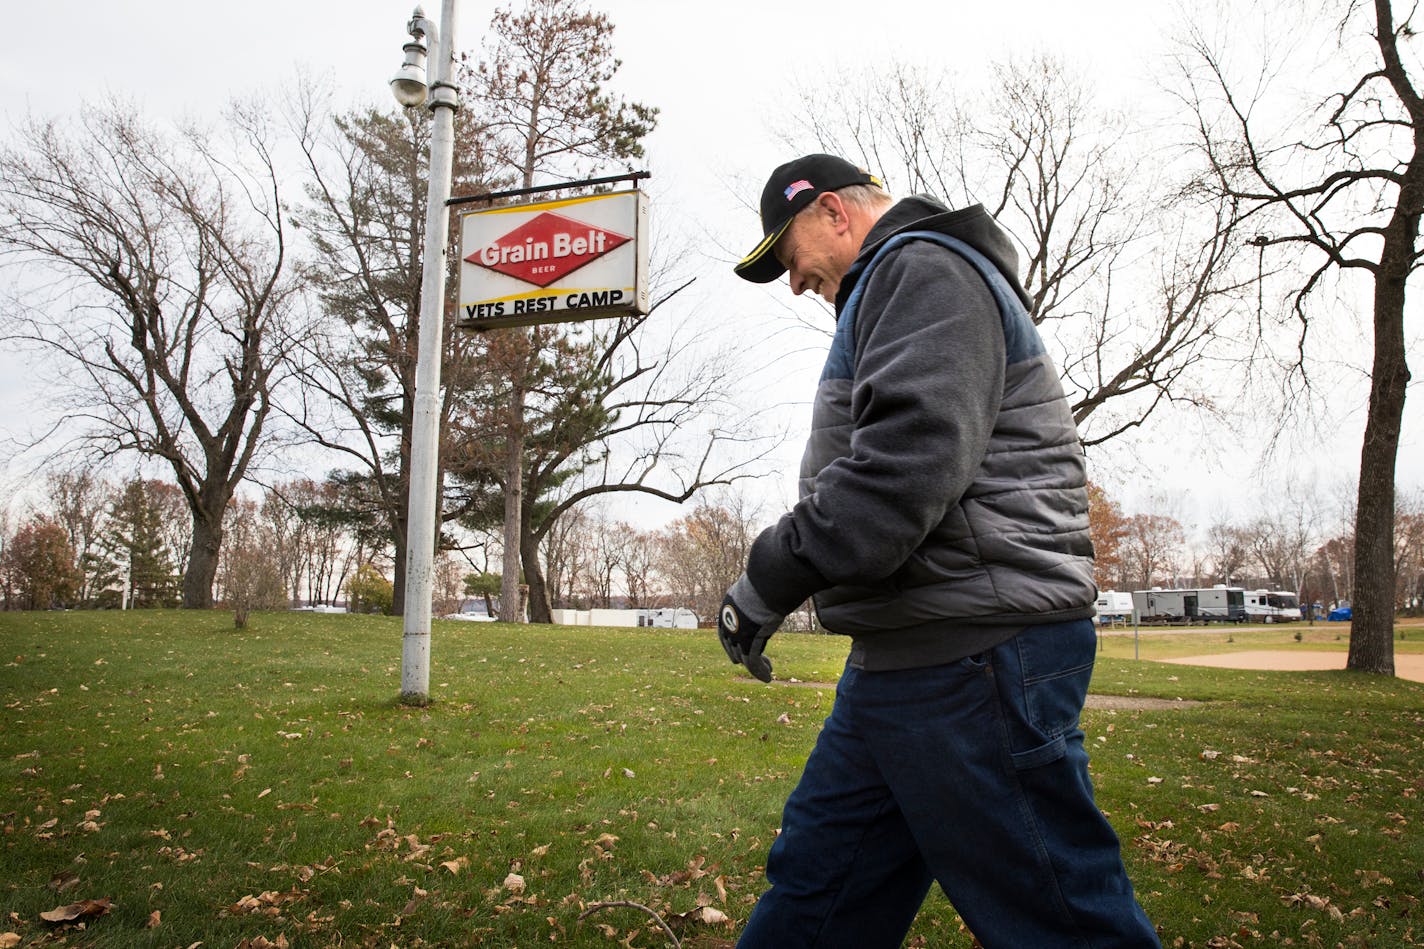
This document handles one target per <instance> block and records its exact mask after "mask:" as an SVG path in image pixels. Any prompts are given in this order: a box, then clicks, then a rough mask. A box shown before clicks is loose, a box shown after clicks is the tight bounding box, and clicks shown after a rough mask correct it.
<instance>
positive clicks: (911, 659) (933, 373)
mask: <svg viewBox="0 0 1424 949" xmlns="http://www.w3.org/2000/svg"><path fill="white" fill-rule="evenodd" d="M761 223H762V232H763V236H762V240H761V242H760V243H759V244H757V246H756V247H755V248H754V249H753V250H752V251H751V253H750V254H748V255H747V256H746V257H745V258H744V259H743V260H742V261H741V262H740V263H739V264H737V266H736V271H737V273H738V274H739V275H740V276H742V277H744V278H746V279H748V280H751V281H753V282H757V283H767V282H770V281H773V280H775V279H777V278H778V277H779V276H780V275H781V274H782V273H786V274H787V275H788V279H789V280H790V284H791V290H792V292H793V293H795V294H798V295H799V294H801V293H803V292H806V291H808V290H809V291H811V292H813V293H817V294H819V295H820V296H822V297H824V298H825V299H826V300H827V301H828V302H830V303H832V304H834V306H835V310H836V330H835V336H834V338H833V340H832V342H831V347H830V352H829V354H828V356H827V360H826V366H825V369H824V371H823V373H822V376H821V382H820V385H819V387H818V390H817V393H816V400H815V408H814V411H813V413H812V420H811V435H810V438H809V440H808V442H807V446H806V452H805V456H804V458H803V460H802V464H801V492H800V493H801V499H800V501H799V502H798V503H797V504H796V506H795V507H794V508H793V509H792V510H791V511H790V512H789V513H787V514H786V515H785V516H784V517H782V518H781V520H780V521H779V522H778V523H777V524H775V525H774V526H772V527H770V528H768V529H767V530H766V531H764V532H763V533H762V534H761V536H759V537H758V538H757V540H756V542H755V543H754V544H753V545H752V549H751V553H750V556H749V557H748V560H747V565H746V571H745V572H744V573H743V574H742V576H741V577H740V578H739V579H738V580H737V582H736V583H735V584H734V585H733V586H732V588H731V589H730V590H729V591H728V592H727V596H726V599H725V600H724V601H723V606H722V611H721V615H720V622H719V627H718V634H719V636H720V638H721V641H722V644H723V646H724V648H725V649H726V650H727V654H728V656H729V657H730V658H731V659H732V661H733V662H740V663H742V664H743V665H744V666H746V668H747V669H748V670H749V671H750V672H751V673H752V674H753V675H755V676H757V678H760V679H762V680H763V681H770V680H771V662H770V660H769V659H768V658H767V656H766V655H765V647H766V644H767V640H768V638H769V637H770V636H771V634H772V633H774V632H775V631H776V629H777V628H778V627H779V626H780V624H781V621H782V619H783V618H784V617H785V615H786V614H788V613H790V612H791V611H792V610H794V609H796V607H797V606H799V605H800V604H801V603H802V602H803V601H804V600H805V599H806V598H807V597H809V596H813V595H814V596H815V600H816V607H817V610H818V613H819V615H820V618H821V622H822V624H823V625H824V626H825V627H826V628H827V629H828V630H830V631H832V632H836V633H842V634H845V635H848V636H850V637H851V647H850V656H849V659H848V660H847V663H846V668H845V671H844V673H843V674H842V676H841V679H840V683H839V686H838V688H837V690H836V701H835V706H834V708H833V710H832V712H831V715H830V717H829V718H828V719H827V720H826V723H825V727H824V729H823V730H822V732H821V735H820V737H819V738H818V740H817V742H816V747H815V749H814V750H813V751H812V753H811V756H810V758H809V759H808V760H807V762H806V768H805V771H804V773H803V775H802V777H801V780H800V782H799V784H798V785H797V787H796V789H795V790H794V791H793V792H792V794H791V796H790V798H789V799H788V800H787V802H786V809H785V813H784V814H783V817H782V827H781V834H780V836H779V837H778V838H777V840H776V842H775V843H774V844H773V846H772V848H771V853H770V855H769V857H768V858H767V867H766V874H767V879H768V881H769V883H770V888H769V889H768V890H767V892H766V893H765V894H764V895H763V896H762V898H761V901H760V902H759V903H758V904H757V907H756V909H755V911H754V912H753V913H752V916H751V919H750V920H749V921H748V923H747V926H746V929H745V931H744V933H743V935H742V942H741V945H743V946H751V947H769V949H770V947H774V949H787V947H794V946H846V947H856V949H864V947H875V946H898V945H899V944H900V942H901V941H902V940H903V939H904V936H905V933H906V932H907V930H908V929H909V927H910V924H911V923H912V922H913V920H914V917H915V914H916V913H917V912H918V910H919V907H920V904H921V902H922V901H923V899H924V897H925V894H926V893H927V892H928V890H929V887H930V884H931V883H932V882H933V881H938V882H939V884H940V886H941V887H942V888H943V889H944V892H945V894H946V895H947V896H948V897H949V899H950V901H951V902H952V903H953V904H954V906H955V908H956V909H957V910H958V912H959V914H960V916H961V917H962V918H963V919H964V921H965V923H966V925H968V927H969V928H970V929H971V930H972V931H973V933H974V934H975V936H976V937H977V938H978V939H979V940H980V942H982V943H983V945H984V946H986V947H988V949H1001V947H1016V949H1049V947H1059V946H1063V947H1067V946H1073V947H1106V946H1114V947H1129V946H1130V947H1143V946H1149V947H1150V946H1157V945H1158V940H1157V937H1156V934H1155V932H1154V930H1153V927H1152V925H1151V923H1150V922H1149V921H1148V920H1147V917H1146V915H1145V914H1144V913H1143V912H1142V909H1141V908H1140V907H1139V906H1138V904H1137V901H1136V899H1135V897H1134V896H1133V891H1132V885H1131V883H1130V882H1129V881H1128V879H1127V875H1126V872H1125V871H1124V868H1123V864H1122V858H1121V854H1120V852H1119V845H1118V839H1117V836H1116V834H1115V833H1114V832H1113V830H1112V827H1111V826H1110V825H1109V824H1108V822H1107V821H1106V820H1105V819H1104V818H1103V816H1102V813H1101V812H1100V811H1099V810H1098V809H1097V806H1096V805H1095V804H1094V802H1093V792H1092V785H1091V782H1090V779H1089V776H1088V767H1087V755H1086V753H1085V751H1084V749H1083V733H1082V731H1081V730H1080V729H1079V727H1078V717H1079V713H1080V712H1081V710H1082V707H1083V701H1084V698H1085V697H1086V693H1087V687H1088V680H1089V678H1090V676H1091V674H1092V667H1093V658H1094V652H1095V646H1096V639H1095V635H1094V631H1093V626H1092V619H1091V617H1092V615H1093V600H1094V597H1095V593H1096V591H1095V588H1094V584H1093V570H1092V557H1093V551H1092V545H1091V543H1090V542H1089V539H1088V517H1087V509H1088V502H1087V492H1086V476H1085V467H1084V461H1083V453H1082V448H1081V445H1080V443H1079V440H1078V435H1077V431H1076V428H1075V426H1074V422H1073V417H1072V415H1071V413H1070V412H1069V409H1068V405H1067V402H1066V401H1065V399H1064V397H1063V390H1062V387H1061V385H1060V383H1059V381H1058V376H1057V372H1056V370H1055V369H1054V366H1053V363H1052V360H1051V359H1050V358H1049V357H1048V355H1047V353H1046V352H1045V350H1044V347H1043V343H1042V341H1041V340H1040V339H1039V336H1038V332H1037V329H1036V328H1035V327H1034V325H1033V322H1032V320H1030V319H1029V316H1028V313H1027V311H1026V309H1025V307H1026V303H1027V297H1026V295H1025V293H1024V291H1023V288H1022V287H1021V286H1020V284H1019V281H1018V276H1017V257H1016V255H1015V253H1014V250H1013V247H1012V245H1011V244H1010V242H1009V239H1008V238H1007V236H1006V235H1005V234H1004V233H1003V231H1001V230H1000V229H999V227H998V226H997V225H996V224H995V222H994V221H993V220H992V219H991V218H990V217H989V215H988V214H987V213H985V211H984V209H983V208H982V207H980V206H978V205H975V206H973V207H969V208H965V209H962V210H956V211H951V210H949V209H948V208H946V207H945V206H944V205H943V204H941V203H939V202H938V201H936V200H934V199H931V198H927V197H923V196H913V197H909V198H905V199H903V200H900V201H898V202H896V201H893V200H892V199H891V198H890V197H889V195H888V194H886V192H885V191H884V190H882V188H881V186H880V182H879V181H878V180H877V179H876V178H875V177H874V176H872V175H870V174H869V173H867V172H865V171H863V170H862V169H860V168H857V167H856V166H855V165H853V164H851V163H849V162H847V161H844V160H843V159H840V158H837V157H834V156H831V155H807V156H805V157H802V158H799V159H797V160H795V161H792V162H788V163H787V164H784V165H782V166H780V167H779V168H777V169H776V170H775V171H774V172H773V173H772V175H771V178H770V179H769V180H768V181H767V184H766V188H765V189H764V190H763V192H762V197H761Z"/></svg>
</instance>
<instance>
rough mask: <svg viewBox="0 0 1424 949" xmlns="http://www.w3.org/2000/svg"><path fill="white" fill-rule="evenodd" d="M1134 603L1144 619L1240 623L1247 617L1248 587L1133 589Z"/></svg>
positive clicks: (1148, 621) (1148, 620) (1144, 620)
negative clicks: (1243, 588)
mask: <svg viewBox="0 0 1424 949" xmlns="http://www.w3.org/2000/svg"><path fill="white" fill-rule="evenodd" d="M1132 604H1133V606H1134V607H1135V608H1136V610H1137V618H1138V621H1139V622H1142V623H1196V622H1202V623H1207V622H1213V621H1215V622H1221V623H1240V622H1242V621H1244V620H1245V619H1246V615H1247V611H1246V591H1245V590H1242V589H1241V588H1240V587H1228V586H1225V585H1224V584H1218V585H1217V586H1214V587H1189V588H1186V589H1179V590H1163V589H1162V588H1161V587H1154V588H1152V589H1151V590H1133V591H1132Z"/></svg>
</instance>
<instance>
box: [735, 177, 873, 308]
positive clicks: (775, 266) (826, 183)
mask: <svg viewBox="0 0 1424 949" xmlns="http://www.w3.org/2000/svg"><path fill="white" fill-rule="evenodd" d="M851 185H876V186H877V187H878V186H880V179H879V178H877V177H875V176H874V175H872V174H871V173H870V172H868V171H866V170H865V169H864V168H858V167H856V166H855V165H852V164H851V163H850V162H848V161H846V160H845V159H844V158H837V157H836V156H835V155H821V154H817V155H806V156H804V157H802V158H798V159H796V160H795V161H789V162H787V163H786V164H784V165H781V166H780V167H778V168H777V169H776V170H775V171H773V172H772V173H771V177H770V178H768V179H767V182H766V187H765V188H763V189H762V192H761V229H762V239H761V243H760V244H758V245H756V247H754V248H752V252H751V253H750V254H747V256H745V257H743V258H742V260H741V262H740V263H738V264H737V266H736V267H734V268H732V269H733V270H735V271H736V273H737V276H739V277H742V278H743V279H746V280H750V281H751V282H752V283H771V282H772V281H773V280H775V279H776V278H777V277H780V276H781V275H782V274H784V273H786V268H785V267H783V266H781V262H780V261H778V260H777V259H776V255H775V254H774V253H772V250H771V249H772V248H773V247H775V246H776V242H777V241H778V240H779V239H780V238H781V235H782V234H784V233H786V228H787V227H788V226H790V224H791V219H792V218H794V217H795V216H796V215H797V213H798V212H799V211H800V210H801V209H802V208H804V207H806V206H807V205H809V204H810V203H811V202H812V201H814V200H816V197H817V196H818V195H820V194H823V193H825V192H827V191H835V190H836V189H838V188H847V187H849V186H851Z"/></svg>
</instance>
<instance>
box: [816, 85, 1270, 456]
mask: <svg viewBox="0 0 1424 949" xmlns="http://www.w3.org/2000/svg"><path fill="white" fill-rule="evenodd" d="M800 99H801V102H800V106H799V108H798V112H797V115H798V117H799V118H800V120H801V122H802V124H803V126H804V129H803V135H809V137H811V138H812V139H813V140H814V141H815V142H816V143H817V144H818V146H819V147H821V148H825V149H827V150H831V151H838V152H840V153H842V154H844V155H846V156H847V157H851V158H854V159H856V160H859V161H861V162H863V163H865V164H866V165H867V166H868V167H871V168H873V169H875V170H876V171H877V172H878V173H879V174H881V175H883V176H884V177H885V178H886V179H887V181H888V183H889V184H890V186H891V187H892V189H894V190H895V191H897V192H917V191H924V192H929V193H932V194H934V195H937V196H939V197H941V198H943V199H945V200H947V201H949V202H950V203H951V204H952V205H954V206H963V205H966V204H971V203H981V204H983V205H984V206H985V208H986V210H988V211H989V212H990V213H991V214H992V215H993V216H994V217H995V219H996V220H997V221H998V222H999V223H1000V224H1001V225H1002V226H1003V227H1005V228H1006V229H1007V230H1008V231H1009V233H1010V234H1011V235H1013V237H1014V238H1015V239H1016V241H1017V242H1018V245H1019V248H1020V249H1021V251H1022V256H1023V260H1022V262H1021V266H1022V268H1023V273H1022V278H1023V283H1024V288H1025V289H1026V290H1027V292H1028V294H1029V297H1030V300H1031V306H1030V312H1031V314H1032V316H1033V319H1034V322H1035V323H1037V324H1039V325H1040V327H1041V328H1042V329H1043V331H1044V335H1045V340H1046V341H1047V342H1048V343H1049V345H1050V346H1053V345H1055V344H1056V347H1057V353H1056V361H1057V363H1058V367H1059V371H1060V373H1061V375H1062V379H1063V383H1064V388H1065V390H1066V391H1067V393H1068V398H1069V402H1070V405H1071V407H1072V410H1073V415H1074V419H1075V420H1076V421H1077V422H1078V424H1079V428H1080V430H1081V433H1082V437H1083V441H1084V444H1085V445H1087V446H1089V447H1091V446H1094V445H1099V444H1102V443H1104V442H1107V441H1109V440H1111V439H1113V438H1115V437H1117V436H1119V435H1121V434H1123V433H1124V432H1127V431H1129V430H1131V429H1135V428H1137V427H1139V426H1141V425H1142V424H1143V423H1144V422H1145V421H1146V420H1147V418H1148V417H1149V416H1150V415H1151V414H1152V413H1153V412H1154V411H1156V410H1157V409H1158V408H1159V407H1161V406H1162V405H1164V404H1167V403H1169V402H1180V403H1186V404H1190V405H1192V406H1196V407H1199V408H1207V409H1212V408H1213V407H1214V403H1213V401H1212V399H1211V398H1210V396H1209V394H1208V393H1207V391H1206V390H1205V389H1204V388H1203V382H1202V381H1201V380H1199V379H1198V375H1199V373H1200V371H1201V369H1202V368H1203V366H1204V363H1205V361H1206V360H1207V358H1208V356H1209V354H1210V352H1211V350H1212V349H1213V348H1214V347H1220V346H1221V345H1222V339H1221V335H1222V334H1221V327H1222V324H1223V321H1225V320H1227V319H1229V318H1230V317H1231V315H1232V313H1233V310H1234V308H1235V306H1236V304H1238V303H1239V301H1240V299H1241V298H1242V296H1243V294H1245V291H1246V287H1247V284H1248V283H1249V282H1250V281H1251V280H1252V279H1253V278H1254V277H1255V276H1256V273H1255V271H1254V270H1251V271H1250V272H1249V273H1247V274H1245V275H1244V276H1243V275H1242V274H1241V273H1240V272H1239V268H1238V267H1237V263H1238V257H1239V255H1240V247H1239V246H1238V245H1237V244H1236V243H1235V242H1234V241H1233V240H1232V236H1231V234H1230V231H1229V230H1228V229H1227V228H1225V227H1224V222H1225V221H1226V220H1228V219H1229V218H1230V216H1231V214H1232V210H1233V203H1232V200H1231V199H1230V198H1229V197H1225V196H1221V195H1219V194H1208V193H1206V192H1203V191H1201V190H1199V189H1198V190H1190V189H1183V188H1181V187H1179V186H1174V185H1173V184H1172V183H1171V182H1170V181H1164V180H1162V178H1163V177H1164V176H1163V174H1162V173H1161V172H1159V171H1157V170H1156V169H1155V166H1151V165H1147V164H1145V163H1143V162H1142V161H1141V152H1140V143H1139V142H1138V141H1136V140H1135V139H1134V137H1133V131H1134V130H1132V129H1130V128H1128V127H1127V126H1126V125H1125V123H1124V121H1123V120H1122V119H1121V118H1120V117H1118V116H1115V115H1112V114H1109V113H1107V112H1106V111H1105V110H1103V109H1100V108H1098V107H1097V106H1096V105H1095V95H1094V92H1093V90H1092V89H1091V88H1089V87H1088V86H1087V84H1086V83H1085V82H1083V81H1082V80H1081V79H1079V78H1077V77H1076V76H1075V75H1074V73H1073V71H1072V70H1071V69H1069V68H1067V67H1066V66H1065V64H1063V63H1062V62H1059V61H1057V60H1054V59H1051V58H1045V57H1038V58H1035V59H1033V60H1030V61H1029V62H1027V63H1023V64H1019V63H1010V64H1004V65H1000V66H998V67H996V68H995V70H994V71H993V75H992V79H991V80H990V82H989V86H988V88H987V89H985V90H984V91H983V93H982V94H981V93H980V91H979V90H974V91H973V92H972V93H970V94H967V95H965V96H964V99H962V100H956V99H955V97H954V95H953V93H952V92H951V85H950V83H949V82H948V81H947V80H946V79H945V78H943V77H940V76H937V75H934V74H929V73H926V72H925V71H923V70H918V69H915V68H912V67H910V66H907V65H904V64H893V65H892V66H891V67H890V68H888V69H881V68H877V69H876V70H875V71H874V72H870V71H866V72H864V73H861V74H856V73H849V74H847V76H846V78H845V79H843V80H842V81H841V82H840V83H839V84H830V85H827V84H826V83H824V82H823V81H822V80H821V79H820V78H818V79H817V80H816V85H815V87H814V88H813V89H809V90H806V91H803V92H802V94H801V96H800ZM962 101H971V102H974V103H975V105H974V106H973V107H966V106H964V105H962V104H961V102H962ZM832 117H833V118H832ZM1228 342H1229V340H1228Z"/></svg>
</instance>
